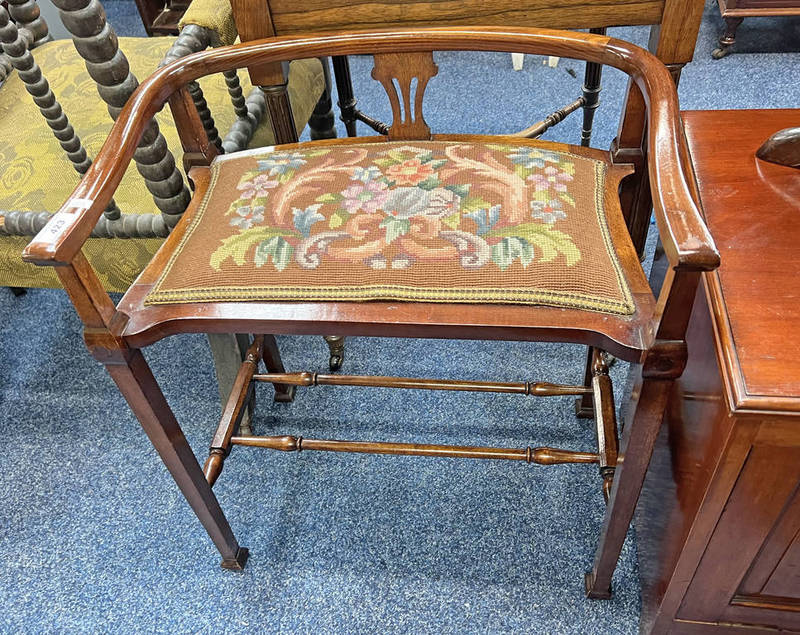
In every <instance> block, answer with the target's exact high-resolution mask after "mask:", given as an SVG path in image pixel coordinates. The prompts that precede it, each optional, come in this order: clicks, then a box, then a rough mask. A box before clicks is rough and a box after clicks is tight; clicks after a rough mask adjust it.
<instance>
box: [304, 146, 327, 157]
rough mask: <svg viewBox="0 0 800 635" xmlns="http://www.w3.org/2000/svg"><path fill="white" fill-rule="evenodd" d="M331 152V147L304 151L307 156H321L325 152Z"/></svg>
mask: <svg viewBox="0 0 800 635" xmlns="http://www.w3.org/2000/svg"><path fill="white" fill-rule="evenodd" d="M330 153H331V150H330V148H325V149H319V150H306V151H305V152H303V154H304V155H305V156H306V157H321V156H322V155H324V154H330Z"/></svg>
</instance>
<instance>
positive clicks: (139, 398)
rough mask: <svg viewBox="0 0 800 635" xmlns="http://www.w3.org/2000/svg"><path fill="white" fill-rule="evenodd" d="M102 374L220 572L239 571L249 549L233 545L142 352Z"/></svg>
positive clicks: (230, 536) (211, 494)
mask: <svg viewBox="0 0 800 635" xmlns="http://www.w3.org/2000/svg"><path fill="white" fill-rule="evenodd" d="M106 369H107V370H108V372H109V374H110V375H111V377H112V378H113V380H114V382H115V383H116V384H117V386H118V387H119V389H120V391H121V392H122V394H123V396H124V397H125V399H126V400H127V401H128V404H129V405H130V407H131V410H133V413H134V414H135V415H136V417H137V418H138V419H139V423H140V424H141V425H142V428H144V431H145V432H146V433H147V436H148V437H149V438H150V441H151V442H152V444H153V446H154V447H155V448H156V450H157V451H158V454H159V455H160V456H161V460H162V461H164V464H165V465H166V466H167V469H168V470H169V472H170V474H172V478H174V479H175V482H176V483H177V484H178V487H179V488H180V490H181V492H183V495H184V496H185V497H186V500H187V501H189V505H191V506H192V509H193V510H194V513H195V514H196V515H197V517H198V518H199V519H200V522H201V523H202V524H203V527H205V529H206V531H207V532H208V535H209V536H210V537H211V540H212V541H213V542H214V545H215V546H216V547H217V549H218V550H219V552H220V554H221V555H222V566H223V567H224V568H226V569H243V568H244V565H245V563H246V562H247V555H248V552H247V549H245V548H244V547H240V546H239V543H238V542H236V538H235V536H234V535H233V531H232V530H231V527H230V525H229V524H228V520H227V518H225V514H224V513H223V512H222V509H221V508H220V506H219V501H217V497H216V496H214V493H213V492H212V491H211V486H210V485H209V484H208V482H207V481H206V479H205V477H204V476H203V471H202V469H201V468H200V464H199V463H198V462H197V459H196V458H195V456H194V453H193V452H192V449H191V448H190V447H189V444H188V443H187V441H186V437H184V436H183V431H182V430H181V428H180V426H179V425H178V422H177V421H176V419H175V415H174V414H173V413H172V409H171V408H170V407H169V404H168V403H167V400H166V398H165V397H164V394H163V393H162V392H161V388H160V387H159V385H158V383H157V382H156V379H155V377H153V373H152V371H151V370H150V367H149V366H148V365H147V362H146V361H145V359H144V356H143V355H142V353H141V351H140V350H137V349H134V350H131V351H130V352H129V354H128V359H127V363H123V364H120V363H114V364H106Z"/></svg>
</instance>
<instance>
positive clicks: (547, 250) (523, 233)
mask: <svg viewBox="0 0 800 635" xmlns="http://www.w3.org/2000/svg"><path fill="white" fill-rule="evenodd" d="M487 236H508V237H517V238H524V239H525V240H527V241H528V242H530V243H533V244H534V245H537V246H538V247H539V249H540V250H541V251H542V261H543V262H548V261H550V260H553V259H554V258H555V256H554V255H553V251H555V252H556V253H557V254H562V255H563V256H564V259H565V260H566V261H567V266H569V267H571V266H572V265H574V264H575V263H577V262H578V261H580V259H581V252H580V250H579V249H578V247H577V246H576V245H575V243H574V242H573V241H572V237H571V236H570V235H569V234H565V233H564V232H562V231H558V230H557V229H553V228H552V227H550V226H549V225H543V224H541V223H522V224H521V225H516V226H514V227H503V228H502V229H495V230H492V231H490V232H489V233H488V234H487Z"/></svg>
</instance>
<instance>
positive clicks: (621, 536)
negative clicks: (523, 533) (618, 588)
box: [586, 371, 673, 600]
mask: <svg viewBox="0 0 800 635" xmlns="http://www.w3.org/2000/svg"><path fill="white" fill-rule="evenodd" d="M639 372H641V371H639ZM672 383H673V382H672V380H664V379H648V378H646V377H645V378H644V379H641V380H640V387H641V389H640V390H639V391H638V394H639V397H638V402H637V404H636V405H635V406H633V407H632V408H631V415H632V416H631V419H630V420H629V421H627V422H626V424H625V427H624V429H623V437H622V451H621V452H620V459H619V462H618V464H617V467H616V470H615V472H614V484H613V485H612V487H611V494H610V496H609V499H608V505H607V506H606V513H605V518H604V519H603V528H602V530H601V533H600V540H599V543H598V545H597V550H596V551H595V557H594V564H593V566H592V570H591V571H589V572H588V573H587V574H586V595H587V597H590V598H592V599H597V600H603V599H608V598H610V597H611V578H612V576H613V574H614V568H615V567H616V563H617V559H618V558H619V554H620V552H621V551H622V545H623V543H624V542H625V536H626V534H627V532H628V527H629V526H630V523H631V520H632V519H633V512H634V510H635V509H636V502H637V501H638V499H639V492H640V491H641V489H642V483H643V482H644V477H645V474H646V472H647V466H648V464H649V462H650V455H651V454H652V453H653V445H654V444H655V440H656V437H657V436H658V430H659V427H660V426H661V420H662V418H663V416H664V409H665V408H666V405H667V398H668V396H669V393H670V390H671V388H672ZM636 393H637V390H636V388H634V394H636Z"/></svg>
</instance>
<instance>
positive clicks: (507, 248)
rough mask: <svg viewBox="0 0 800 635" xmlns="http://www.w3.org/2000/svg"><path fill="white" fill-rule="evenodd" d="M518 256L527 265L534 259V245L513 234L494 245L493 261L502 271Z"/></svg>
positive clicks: (524, 265)
mask: <svg viewBox="0 0 800 635" xmlns="http://www.w3.org/2000/svg"><path fill="white" fill-rule="evenodd" d="M517 258H519V260H520V262H521V263H522V266H523V267H527V266H528V265H529V264H531V261H532V260H533V247H531V245H530V243H529V242H528V241H527V240H525V239H524V238H517V237H513V236H512V237H508V238H503V240H501V241H500V242H499V243H497V244H496V245H492V262H494V263H495V264H496V265H497V266H498V267H500V269H501V270H502V271H505V270H506V269H508V268H509V267H510V266H511V265H512V264H513V262H514V261H515V260H516V259H517Z"/></svg>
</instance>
